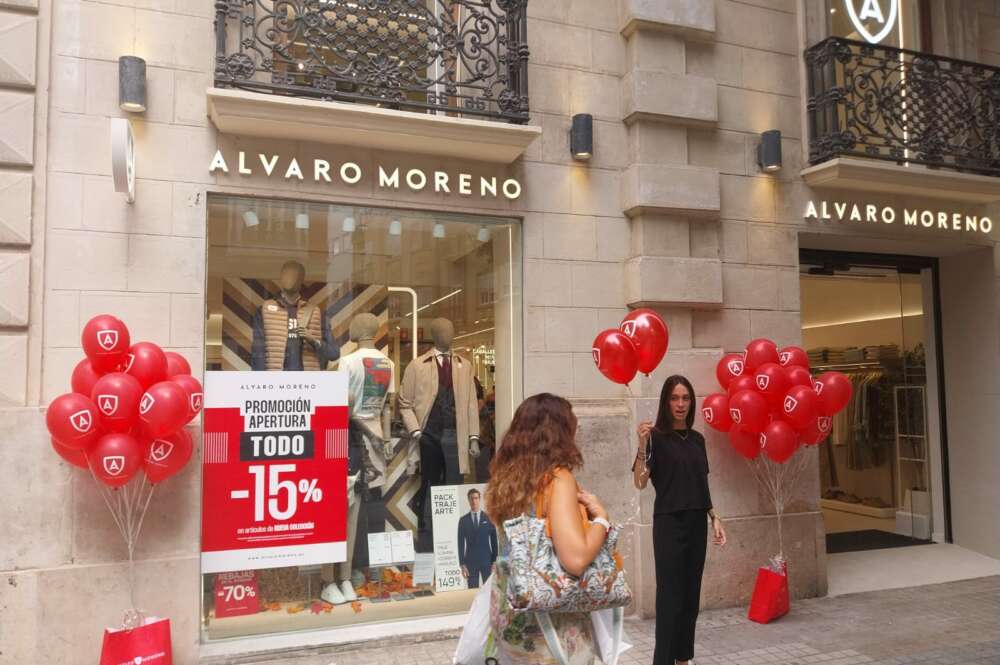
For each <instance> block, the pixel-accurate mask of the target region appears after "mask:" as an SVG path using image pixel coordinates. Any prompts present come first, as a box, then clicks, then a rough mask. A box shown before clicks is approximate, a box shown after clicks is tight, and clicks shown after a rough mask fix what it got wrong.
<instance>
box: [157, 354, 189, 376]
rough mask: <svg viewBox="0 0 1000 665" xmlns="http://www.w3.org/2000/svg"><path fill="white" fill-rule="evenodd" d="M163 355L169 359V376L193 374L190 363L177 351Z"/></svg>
mask: <svg viewBox="0 0 1000 665" xmlns="http://www.w3.org/2000/svg"><path fill="white" fill-rule="evenodd" d="M163 355H165V356H166V357H167V376H177V375H178V374H190V373H191V365H190V363H188V361H187V358H185V357H184V356H182V355H181V354H179V353H177V352H176V351H164V352H163Z"/></svg>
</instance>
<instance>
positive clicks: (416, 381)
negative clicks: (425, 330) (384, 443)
mask: <svg viewBox="0 0 1000 665" xmlns="http://www.w3.org/2000/svg"><path fill="white" fill-rule="evenodd" d="M430 330H431V339H432V340H433V341H434V348H433V349H431V350H430V351H428V352H427V353H424V354H423V355H421V356H419V357H417V358H416V359H415V360H414V361H413V362H411V363H410V364H409V366H407V368H406V372H404V373H403V383H402V385H401V386H400V389H399V399H398V404H399V412H400V415H401V416H402V418H403V423H404V425H405V426H406V429H407V431H409V432H410V436H412V437H413V438H414V439H415V440H416V441H418V442H419V444H420V457H421V464H420V466H421V469H420V474H421V478H422V484H421V490H420V494H419V495H418V500H417V507H418V510H419V511H420V516H421V523H423V512H424V511H423V507H424V504H425V501H426V498H427V494H428V492H429V489H430V487H432V486H434V485H452V484H454V485H458V484H461V483H462V482H463V480H462V476H463V475H465V474H468V473H470V471H471V464H470V463H469V457H470V456H471V457H473V458H475V457H478V456H479V403H478V401H477V399H476V384H475V380H474V379H473V369H472V363H471V362H470V361H469V360H468V359H466V358H462V357H461V356H459V355H456V354H454V353H453V352H452V350H451V345H452V342H453V341H454V338H455V326H454V325H453V324H452V322H451V321H449V320H447V319H435V320H434V321H432V322H431V326H430ZM446 363H447V364H450V367H451V388H452V390H451V393H453V397H454V403H453V405H452V403H451V401H450V400H451V397H452V395H451V394H449V391H448V390H447V386H441V381H440V377H441V376H443V375H444V376H447V375H445V374H443V373H444V372H445V371H446V370H445V367H447V365H446ZM445 403H446V404H445ZM456 458H457V459H456ZM456 467H457V468H456Z"/></svg>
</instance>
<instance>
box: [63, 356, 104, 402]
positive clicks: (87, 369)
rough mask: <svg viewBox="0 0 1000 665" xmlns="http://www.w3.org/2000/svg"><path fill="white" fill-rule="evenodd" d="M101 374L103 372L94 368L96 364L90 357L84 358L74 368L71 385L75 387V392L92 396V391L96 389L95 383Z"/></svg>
mask: <svg viewBox="0 0 1000 665" xmlns="http://www.w3.org/2000/svg"><path fill="white" fill-rule="evenodd" d="M101 374H102V372H98V371H97V370H96V369H94V365H93V363H91V362H90V360H89V359H87V358H84V359H83V360H81V361H80V362H78V363H77V364H76V367H74V368H73V375H72V376H71V377H70V379H69V385H70V386H71V387H72V388H73V392H75V393H80V394H81V395H86V396H87V397H90V393H91V392H92V391H93V389H94V384H95V383H97V380H98V379H99V378H101Z"/></svg>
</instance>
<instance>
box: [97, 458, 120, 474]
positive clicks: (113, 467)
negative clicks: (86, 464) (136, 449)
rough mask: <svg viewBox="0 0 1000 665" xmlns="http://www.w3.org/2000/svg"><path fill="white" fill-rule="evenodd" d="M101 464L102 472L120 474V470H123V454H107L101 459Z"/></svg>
mask: <svg viewBox="0 0 1000 665" xmlns="http://www.w3.org/2000/svg"><path fill="white" fill-rule="evenodd" d="M101 466H103V467H104V472H105V473H106V474H108V475H109V476H118V475H121V472H122V471H124V470H125V456H124V455H108V456H106V457H104V458H103V459H102V460H101Z"/></svg>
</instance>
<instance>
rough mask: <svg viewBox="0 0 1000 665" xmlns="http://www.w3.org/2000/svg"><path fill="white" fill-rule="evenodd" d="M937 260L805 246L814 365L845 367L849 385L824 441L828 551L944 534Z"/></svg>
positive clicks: (803, 277) (804, 288)
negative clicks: (849, 396)
mask: <svg viewBox="0 0 1000 665" xmlns="http://www.w3.org/2000/svg"><path fill="white" fill-rule="evenodd" d="M936 263H937V262H936V260H935V259H927V258H919V257H899V256H882V255H868V254H847V253H838V252H828V251H817V250H805V249H804V250H802V251H801V254H800V289H801V298H802V302H801V310H802V341H803V347H804V348H805V349H806V350H807V351H808V353H809V359H810V364H811V365H812V369H813V373H814V374H818V373H821V372H823V371H830V370H836V371H839V372H843V373H844V374H846V375H847V376H848V377H849V378H850V379H851V383H852V384H853V387H854V395H853V398H852V400H851V403H850V404H849V405H848V407H847V408H846V409H845V410H844V411H843V412H842V413H841V414H839V415H838V416H837V417H836V418H835V421H834V425H833V433H832V435H831V436H830V438H829V439H828V442H827V444H826V445H824V446H822V447H821V449H820V505H821V508H822V511H823V516H824V521H825V524H826V532H827V551H828V553H831V554H839V553H845V552H860V551H868V550H881V549H892V548H897V547H903V546H911V545H921V544H926V543H930V542H933V540H934V535H935V533H936V532H937V534H938V538H937V539H938V540H944V537H943V533H944V531H943V527H944V521H945V520H944V509H943V506H944V503H945V500H946V491H945V490H944V489H943V488H942V487H941V484H942V481H941V480H940V479H943V477H944V476H945V475H946V474H942V466H943V464H945V463H946V460H943V459H942V454H941V453H942V450H943V446H942V445H941V434H940V432H941V431H942V428H941V424H942V423H941V410H940V407H939V404H940V391H939V382H938V371H937V358H938V353H937V347H936V344H937V339H938V334H937V308H936V295H935V294H936V269H937V265H936ZM932 488H933V490H932ZM935 491H937V492H940V494H941V495H942V496H934V492H935ZM935 504H936V506H937V510H935ZM935 513H937V522H939V523H936V520H935Z"/></svg>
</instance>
